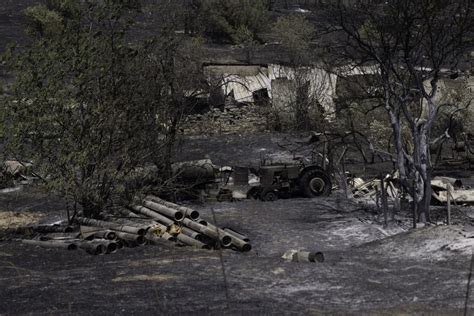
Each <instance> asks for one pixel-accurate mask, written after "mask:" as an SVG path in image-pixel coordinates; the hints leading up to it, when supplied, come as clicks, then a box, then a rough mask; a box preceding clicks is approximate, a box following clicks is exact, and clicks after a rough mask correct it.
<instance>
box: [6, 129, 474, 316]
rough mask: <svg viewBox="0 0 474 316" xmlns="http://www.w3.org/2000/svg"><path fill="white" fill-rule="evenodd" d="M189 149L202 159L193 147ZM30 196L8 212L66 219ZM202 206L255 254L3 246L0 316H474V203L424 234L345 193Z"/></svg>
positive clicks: (232, 153)
mask: <svg viewBox="0 0 474 316" xmlns="http://www.w3.org/2000/svg"><path fill="white" fill-rule="evenodd" d="M266 137H268V135H264V136H262V137H256V138H255V139H254V141H255V146H254V147H255V148H257V149H261V146H258V145H259V144H260V143H265V144H268V143H269V142H268V141H267V139H266ZM229 139H230V138H228V140H229ZM236 139H238V138H236ZM201 141H203V142H204V140H200V141H199V146H200V147H201V150H203V151H206V152H207V153H208V154H209V155H210V157H211V158H212V159H213V160H216V159H214V157H213V155H220V158H219V159H222V160H223V161H224V160H225V159H226V157H225V155H226V153H227V157H229V159H230V158H232V159H234V160H236V161H234V162H233V163H235V164H241V163H242V162H243V161H242V160H241V161H237V160H239V159H238V157H242V158H245V157H246V158H251V157H257V159H258V150H256V151H255V153H257V154H254V151H252V149H251V148H250V147H249V148H247V147H244V149H242V148H240V149H239V148H237V150H236V149H235V148H236V147H239V146H237V145H236V146H227V145H229V142H224V143H225V144H226V148H230V149H228V150H226V149H223V148H221V147H219V146H217V145H216V144H215V143H214V144H212V143H213V140H212V139H209V142H208V146H210V147H212V148H213V150H214V151H209V150H207V149H206V146H204V144H203V143H200V142H201ZM230 143H232V141H231V142H230ZM201 145H202V146H201ZM267 147H270V146H267ZM245 148H247V154H245V152H246V149H245ZM184 151H185V152H186V153H187V154H186V155H189V156H195V157H196V158H202V157H198V156H199V150H198V149H196V147H195V145H194V144H193V142H192V141H191V142H188V143H187V144H186V146H185V148H184ZM249 151H251V153H250V152H249ZM276 151H277V149H275V152H276ZM275 152H274V153H275ZM282 154H284V153H282ZM183 156H184V155H183ZM216 163H217V161H216ZM219 163H220V162H219ZM233 163H232V164H233ZM229 164H231V163H229ZM31 191H32V189H29V188H26V189H25V190H24V191H20V192H13V193H8V194H1V195H0V210H2V211H16V212H18V213H23V212H27V213H41V214H45V217H44V218H43V219H42V221H43V222H47V221H55V220H57V219H58V218H60V217H64V216H65V205H64V203H62V202H61V201H59V200H58V199H55V198H54V197H52V196H50V197H47V196H44V195H43V194H42V193H32V192H31ZM193 207H194V208H196V209H198V210H199V211H200V212H201V214H202V217H203V218H204V219H207V220H209V221H213V218H214V217H215V219H216V222H217V224H218V225H219V226H230V227H232V228H234V229H236V230H238V231H241V232H242V233H244V234H247V235H248V236H249V238H250V239H251V242H252V245H253V249H252V251H250V252H248V253H238V252H234V251H231V250H222V251H215V250H214V251H209V250H198V249H192V248H189V247H175V246H173V245H172V244H171V243H169V242H164V243H163V244H160V245H156V246H145V247H138V248H126V249H123V250H122V251H119V252H118V253H116V254H112V255H106V256H91V255H87V254H85V253H84V252H80V251H73V252H67V251H64V250H56V249H42V248H39V247H34V246H31V245H25V244H22V243H20V242H19V241H15V240H11V241H2V242H0V314H29V313H32V314H46V313H47V314H136V313H147V314H148V313H149V314H151V313H153V314H161V313H163V314H165V313H166V314H191V313H192V314H206V315H208V314H216V315H221V314H231V315H234V314H236V315H240V314H252V315H253V314H310V315H311V314H315V315H321V314H323V315H324V314H330V315H334V314H336V315H337V314H339V315H351V314H352V315H361V314H363V315H393V314H397V315H399V314H420V315H422V314H430V315H463V314H464V312H465V306H466V303H467V307H468V309H467V314H468V315H469V314H473V313H474V294H472V293H468V280H469V278H470V271H471V253H472V251H471V249H472V246H473V245H474V239H473V238H466V236H467V237H469V236H470V234H472V233H470V232H466V231H465V230H466V229H465V226H464V225H465V224H466V223H469V222H470V221H469V219H466V218H469V216H468V215H469V214H470V213H472V212H473V211H474V208H472V207H456V208H455V210H454V211H453V213H455V215H456V216H455V218H456V219H459V220H456V224H458V225H453V226H450V227H448V226H444V225H440V226H436V225H432V226H428V227H424V228H417V229H415V230H413V229H410V225H411V224H410V219H409V216H408V214H397V216H396V221H395V222H392V223H391V224H390V225H389V227H383V226H382V225H381V224H380V223H379V222H380V216H379V215H378V214H377V213H376V212H374V211H371V210H370V209H367V208H366V207H364V205H362V204H360V203H357V201H351V200H345V199H342V198H341V196H340V194H339V193H338V192H336V193H334V194H333V195H331V196H330V197H328V198H320V199H303V198H296V199H286V200H279V201H277V202H273V203H272V202H260V201H251V200H245V201H240V202H224V203H212V204H211V203H207V204H193ZM459 214H463V216H460V215H459ZM458 215H459V216H458ZM290 249H298V250H299V249H301V250H319V251H323V252H324V254H325V258H326V260H325V262H323V263H302V262H288V261H285V260H283V259H282V258H281V256H282V254H283V253H284V252H286V251H288V250H290Z"/></svg>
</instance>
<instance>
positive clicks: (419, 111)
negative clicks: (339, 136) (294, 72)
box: [326, 0, 474, 222]
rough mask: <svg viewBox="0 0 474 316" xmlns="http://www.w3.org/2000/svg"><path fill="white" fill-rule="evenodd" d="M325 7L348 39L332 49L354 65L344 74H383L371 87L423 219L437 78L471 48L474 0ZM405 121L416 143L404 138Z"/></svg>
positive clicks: (337, 29) (427, 200) (334, 26)
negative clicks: (384, 117) (381, 107)
mask: <svg viewBox="0 0 474 316" xmlns="http://www.w3.org/2000/svg"><path fill="white" fill-rule="evenodd" d="M326 13H327V15H326V16H327V17H330V20H329V21H328V24H330V25H331V31H332V32H334V34H337V36H338V39H339V40H340V39H341V38H343V39H345V40H344V45H338V46H337V48H336V47H333V50H332V53H333V54H334V55H337V56H338V57H339V58H340V59H339V61H340V62H342V63H343V64H346V65H347V64H350V66H346V67H343V71H340V75H342V76H344V73H345V72H347V71H348V68H352V69H359V72H361V73H362V74H363V73H364V72H365V71H367V70H369V72H370V75H375V76H376V77H377V81H376V82H377V84H376V85H375V86H374V87H373V88H374V89H369V90H368V91H367V94H368V95H369V96H371V97H377V98H378V99H379V100H380V104H381V106H383V108H384V109H385V111H386V113H387V115H388V119H389V122H390V125H391V128H392V130H393V134H394V147H395V149H396V161H397V170H398V172H399V177H400V183H401V185H403V186H404V187H406V188H409V187H411V186H412V185H414V186H415V187H416V196H417V200H416V203H417V204H418V210H419V214H420V216H419V220H420V221H422V222H425V221H429V220H430V218H429V204H430V200H431V183H430V182H431V169H432V167H431V161H430V154H429V144H430V139H431V131H432V127H433V124H434V123H435V121H436V119H437V113H438V110H439V107H440V106H441V105H440V103H439V102H438V99H437V96H438V94H439V93H440V91H439V82H440V80H441V79H442V78H443V75H444V73H445V71H446V69H451V70H452V69H458V68H459V62H460V61H461V60H462V59H463V58H465V56H466V53H467V52H468V50H469V49H472V43H473V41H472V40H473V30H474V27H473V21H474V11H473V7H472V3H471V2H470V1H463V0H459V1H444V0H437V1H425V0H423V1H417V2H413V1H403V0H396V1H389V2H386V1H370V2H367V1H353V2H352V3H351V4H347V5H345V4H343V3H341V2H340V1H339V2H338V3H337V4H334V5H330V6H329V8H328V12H326ZM339 44H340V42H339ZM334 55H333V56H334ZM340 69H341V68H340ZM403 126H407V130H408V131H409V134H410V137H409V139H410V140H411V141H412V142H413V146H410V145H409V142H407V138H404V136H403V133H402V128H403ZM412 183H414V184H412Z"/></svg>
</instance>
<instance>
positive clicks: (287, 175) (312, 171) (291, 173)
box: [247, 161, 332, 201]
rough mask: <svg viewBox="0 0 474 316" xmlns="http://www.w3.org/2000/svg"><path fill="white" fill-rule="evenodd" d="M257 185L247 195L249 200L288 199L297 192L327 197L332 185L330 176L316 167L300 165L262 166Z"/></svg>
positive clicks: (276, 164) (310, 196) (309, 195)
mask: <svg viewBox="0 0 474 316" xmlns="http://www.w3.org/2000/svg"><path fill="white" fill-rule="evenodd" d="M257 173H258V176H259V178H260V183H259V185H256V186H253V187H252V188H250V190H249V191H248V193H247V196H248V197H249V198H254V199H261V200H262V201H276V200H278V198H280V197H290V196H292V195H294V194H295V193H297V192H300V193H302V194H303V195H304V196H306V197H309V198H312V197H319V196H328V195H329V194H330V193H331V189H332V184H331V177H330V175H329V174H328V173H327V172H326V171H324V170H323V169H322V168H321V167H319V166H317V165H308V166H306V165H305V164H304V163H303V162H302V161H301V162H300V163H275V164H269V165H266V164H263V165H262V166H260V168H259V170H258V171H257Z"/></svg>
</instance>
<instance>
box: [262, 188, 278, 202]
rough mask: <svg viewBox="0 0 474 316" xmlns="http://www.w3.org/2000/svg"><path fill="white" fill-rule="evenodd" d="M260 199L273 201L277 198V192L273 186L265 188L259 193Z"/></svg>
mask: <svg viewBox="0 0 474 316" xmlns="http://www.w3.org/2000/svg"><path fill="white" fill-rule="evenodd" d="M260 199H261V200H262V201H265V202H274V201H276V200H278V193H277V192H276V191H275V189H273V188H266V189H264V190H263V191H262V193H260Z"/></svg>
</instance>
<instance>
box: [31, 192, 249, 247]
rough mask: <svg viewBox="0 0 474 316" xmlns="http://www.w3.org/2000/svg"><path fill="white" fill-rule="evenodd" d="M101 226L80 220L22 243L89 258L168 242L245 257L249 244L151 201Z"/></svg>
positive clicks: (180, 209) (38, 230)
mask: <svg viewBox="0 0 474 316" xmlns="http://www.w3.org/2000/svg"><path fill="white" fill-rule="evenodd" d="M114 211H115V212H114V214H107V215H104V216H103V217H102V219H101V220H98V219H92V218H87V217H76V218H75V220H74V222H75V224H76V225H75V226H61V225H43V226H35V227H28V228H27V229H26V231H24V233H25V232H28V233H33V232H34V233H35V234H32V235H33V236H34V238H33V239H28V240H23V242H24V243H27V244H33V245H39V246H43V247H53V248H63V249H67V250H76V249H78V248H79V249H83V250H85V251H86V252H88V253H90V254H109V253H114V252H116V251H117V250H118V249H120V248H122V247H136V246H142V245H146V244H160V243H162V242H163V241H169V242H173V243H176V244H177V245H181V246H193V247H197V248H202V249H219V248H229V249H233V250H236V251H242V252H247V251H250V250H251V249H252V246H251V245H250V243H249V239H248V238H247V237H246V236H244V235H242V234H240V233H238V232H237V231H235V230H233V229H230V228H219V227H217V226H215V225H213V224H211V223H209V222H207V221H205V220H204V219H202V218H201V217H200V214H199V212H197V211H196V210H193V209H191V208H188V207H184V206H181V205H178V204H174V203H171V202H168V201H165V200H162V199H160V198H158V197H156V196H147V197H146V198H145V199H144V200H137V201H136V203H135V204H132V205H130V206H129V207H128V208H118V209H115V210H114Z"/></svg>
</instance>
